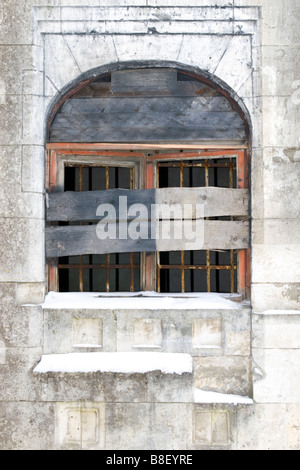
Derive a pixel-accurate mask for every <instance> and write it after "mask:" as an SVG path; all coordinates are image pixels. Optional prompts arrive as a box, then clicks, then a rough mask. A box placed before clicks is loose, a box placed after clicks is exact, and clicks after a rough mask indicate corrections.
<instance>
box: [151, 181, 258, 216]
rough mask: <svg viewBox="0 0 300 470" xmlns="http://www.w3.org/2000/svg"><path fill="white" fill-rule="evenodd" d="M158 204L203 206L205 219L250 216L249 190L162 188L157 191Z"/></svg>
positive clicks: (156, 200)
mask: <svg viewBox="0 0 300 470" xmlns="http://www.w3.org/2000/svg"><path fill="white" fill-rule="evenodd" d="M155 202H156V204H159V205H161V204H166V205H172V204H174V205H176V204H180V205H182V206H184V204H190V205H192V206H193V213H192V214H193V218H195V211H196V208H195V206H196V205H200V206H203V210H204V217H225V216H232V217H236V216H245V217H247V216H248V214H249V191H248V190H247V189H232V188H217V187H213V186H211V187H199V188H162V189H157V190H156V199H155Z"/></svg>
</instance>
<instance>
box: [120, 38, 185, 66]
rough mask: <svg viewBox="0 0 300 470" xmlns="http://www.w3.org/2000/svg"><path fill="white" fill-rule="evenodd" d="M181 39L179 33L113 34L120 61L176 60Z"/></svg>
mask: <svg viewBox="0 0 300 470" xmlns="http://www.w3.org/2000/svg"><path fill="white" fill-rule="evenodd" d="M181 41H182V35H181V34H174V35H167V34H165V35H164V34H162V35H139V36H134V35H128V36H124V35H115V36H114V43H115V47H116V53H117V57H118V59H119V60H122V61H126V60H128V61H130V60H160V61H164V60H169V61H172V60H174V61H176V60H177V57H178V54H179V51H180V49H181Z"/></svg>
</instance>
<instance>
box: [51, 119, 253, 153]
mask: <svg viewBox="0 0 300 470" xmlns="http://www.w3.org/2000/svg"><path fill="white" fill-rule="evenodd" d="M87 126H88V124H87ZM129 141H130V142H132V145H134V144H135V143H136V144H139V143H146V142H148V143H149V144H150V143H153V142H156V141H159V142H161V143H163V142H178V141H181V142H182V143H181V148H182V147H183V146H184V147H186V145H185V144H188V143H189V142H197V143H198V148H199V146H200V145H201V142H207V141H210V142H212V141H214V142H215V144H214V145H213V146H212V148H218V147H217V146H218V142H224V141H228V142H230V148H233V145H236V146H237V147H238V148H240V147H241V145H243V144H244V143H245V131H244V129H242V128H241V129H233V128H226V129H223V130H218V129H203V128H202V129H201V127H200V128H198V127H195V128H191V127H186V128H181V129H179V128H178V127H174V126H172V127H169V126H164V127H160V128H154V127H151V126H150V127H148V128H147V127H146V126H144V127H142V128H140V129H138V130H137V129H135V128H134V126H129V127H119V128H117V127H113V128H112V127H111V126H103V127H102V128H99V127H96V128H89V127H82V129H80V130H77V129H76V128H74V129H73V128H72V123H70V126H69V127H62V128H60V129H53V131H51V135H50V142H57V143H64V142H66V143H67V142H68V143H70V142H74V143H78V142H85V143H97V142H102V143H105V142H107V143H120V144H122V143H126V142H129ZM204 148H209V147H207V145H204Z"/></svg>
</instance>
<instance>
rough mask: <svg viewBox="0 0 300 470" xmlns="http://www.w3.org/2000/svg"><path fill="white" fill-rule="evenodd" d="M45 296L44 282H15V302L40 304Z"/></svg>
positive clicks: (19, 303)
mask: <svg viewBox="0 0 300 470" xmlns="http://www.w3.org/2000/svg"><path fill="white" fill-rule="evenodd" d="M44 298H45V283H43V282H35V283H32V282H24V283H18V284H17V302H18V305H23V304H41V303H43V302H44Z"/></svg>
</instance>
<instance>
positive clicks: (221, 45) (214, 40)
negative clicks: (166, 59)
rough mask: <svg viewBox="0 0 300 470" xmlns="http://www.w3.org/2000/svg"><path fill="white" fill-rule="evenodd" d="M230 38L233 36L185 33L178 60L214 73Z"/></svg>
mask: <svg viewBox="0 0 300 470" xmlns="http://www.w3.org/2000/svg"><path fill="white" fill-rule="evenodd" d="M230 40H231V37H230V36H227V35H224V36H213V35H210V34H206V35H190V36H189V35H185V36H183V40H182V47H181V49H180V53H179V56H178V60H179V61H180V62H181V63H185V64H189V65H192V66H196V67H200V68H201V69H202V70H206V71H208V72H211V73H213V72H214V70H215V69H216V67H217V66H218V64H219V62H220V60H221V58H222V56H223V55H224V53H225V51H226V50H227V48H228V46H229V43H230ZM203 51H205V54H203Z"/></svg>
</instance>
